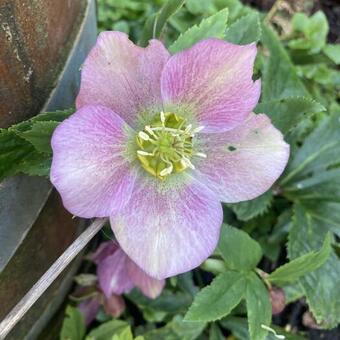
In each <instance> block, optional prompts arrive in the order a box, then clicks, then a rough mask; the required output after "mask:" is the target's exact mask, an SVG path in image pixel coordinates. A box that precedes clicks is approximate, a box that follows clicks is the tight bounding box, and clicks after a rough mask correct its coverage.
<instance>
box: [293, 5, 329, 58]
mask: <svg viewBox="0 0 340 340" xmlns="http://www.w3.org/2000/svg"><path fill="white" fill-rule="evenodd" d="M292 26H293V31H294V33H295V34H296V36H297V38H296V39H293V40H290V41H289V44H288V45H289V47H290V48H293V49H297V50H308V51H309V53H310V54H314V53H318V52H320V50H321V49H322V48H323V47H324V46H325V45H326V38H327V34H328V31H329V26H328V21H327V18H326V16H325V14H324V13H323V12H321V11H319V12H316V13H315V14H314V15H312V16H311V17H308V16H307V15H306V14H304V13H296V14H294V16H293V19H292ZM301 35H302V37H300V36H301Z"/></svg>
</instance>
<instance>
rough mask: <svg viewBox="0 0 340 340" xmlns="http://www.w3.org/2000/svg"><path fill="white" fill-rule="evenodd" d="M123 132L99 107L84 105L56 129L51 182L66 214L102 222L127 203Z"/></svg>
mask: <svg viewBox="0 0 340 340" xmlns="http://www.w3.org/2000/svg"><path fill="white" fill-rule="evenodd" d="M128 130H129V128H128V126H127V125H126V124H125V123H124V121H123V120H122V119H121V118H120V117H119V116H118V115H116V114H115V113H114V112H112V111H111V110H109V109H107V108H105V107H102V106H85V107H83V108H81V109H80V110H78V111H77V112H76V113H75V114H73V115H72V116H71V117H70V118H68V119H66V120H65V121H64V122H62V123H61V124H60V125H59V126H58V127H57V129H56V130H55V132H54V134H53V136H52V149H53V161H52V167H51V182H52V183H53V184H54V186H55V187H56V188H57V190H58V191H59V193H60V195H61V197H62V199H63V203H64V206H65V207H66V209H68V210H69V211H70V212H71V213H72V214H74V215H77V216H81V217H86V218H91V217H106V216H109V215H110V214H111V213H112V212H113V211H114V210H116V209H120V207H122V206H124V205H125V204H126V203H127V201H128V200H129V197H130V195H131V191H132V188H133V185H134V180H135V173H134V171H133V170H132V169H131V166H130V164H129V162H128V160H127V159H126V156H125V154H124V152H125V150H126V142H127V131H128ZM130 130H131V129H130Z"/></svg>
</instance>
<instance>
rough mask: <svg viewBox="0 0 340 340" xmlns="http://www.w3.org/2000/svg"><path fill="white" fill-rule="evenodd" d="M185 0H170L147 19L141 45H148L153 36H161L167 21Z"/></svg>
mask: <svg viewBox="0 0 340 340" xmlns="http://www.w3.org/2000/svg"><path fill="white" fill-rule="evenodd" d="M184 1H185V0H168V1H167V2H166V3H165V4H164V6H163V7H162V8H161V9H160V11H159V12H158V13H156V14H154V15H152V16H150V18H149V19H148V20H147V21H146V23H145V26H144V31H143V34H142V37H141V39H140V45H141V46H146V45H147V43H148V41H149V40H150V39H152V38H159V37H160V35H161V33H162V31H163V29H164V27H165V25H166V22H167V21H168V20H169V18H170V17H171V16H172V15H173V14H174V13H176V11H178V10H179V9H180V8H181V7H182V5H183V4H184Z"/></svg>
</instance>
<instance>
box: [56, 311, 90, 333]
mask: <svg viewBox="0 0 340 340" xmlns="http://www.w3.org/2000/svg"><path fill="white" fill-rule="evenodd" d="M65 314H66V315H65V319H64V322H63V326H62V328H61V332H60V340H82V339H83V338H84V336H85V332H86V326H85V320H84V317H83V315H82V314H81V312H80V310H79V309H78V308H74V307H72V306H67V308H66V312H65Z"/></svg>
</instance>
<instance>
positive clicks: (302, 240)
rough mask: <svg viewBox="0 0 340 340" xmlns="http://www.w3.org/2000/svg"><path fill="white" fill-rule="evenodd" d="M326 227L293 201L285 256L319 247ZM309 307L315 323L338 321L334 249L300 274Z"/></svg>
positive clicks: (338, 270) (339, 287)
mask: <svg viewBox="0 0 340 340" xmlns="http://www.w3.org/2000/svg"><path fill="white" fill-rule="evenodd" d="M328 229H329V226H328V223H327V222H326V221H322V220H317V219H315V217H314V216H311V215H310V213H309V212H308V211H307V210H306V209H305V208H304V207H303V206H302V205H300V204H295V209H294V223H293V226H292V228H291V229H290V232H289V238H288V256H289V258H290V259H291V260H293V259H295V258H297V257H299V256H302V255H304V254H306V253H308V252H310V251H314V250H316V249H319V248H320V247H321V245H322V242H323V240H324V239H325V236H326V234H327V231H328ZM299 282H300V283H301V285H302V287H303V290H304V294H305V296H306V299H307V302H308V305H309V308H310V310H311V312H312V313H313V316H314V317H315V319H316V320H317V322H318V324H319V325H320V326H321V327H323V328H333V327H335V326H336V325H337V324H338V323H339V322H340V301H339V298H340V262H339V259H338V257H337V256H336V254H335V253H334V251H331V255H330V257H329V258H328V260H327V261H326V262H325V263H324V264H323V265H322V266H321V267H320V268H318V269H317V270H315V271H313V272H312V273H310V274H307V275H305V276H304V277H302V278H301V279H300V280H299Z"/></svg>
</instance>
